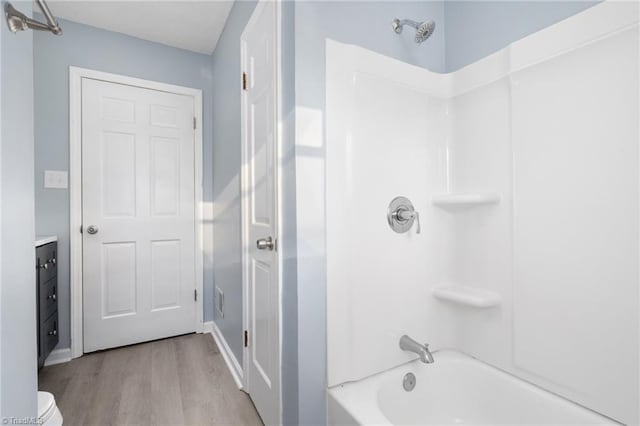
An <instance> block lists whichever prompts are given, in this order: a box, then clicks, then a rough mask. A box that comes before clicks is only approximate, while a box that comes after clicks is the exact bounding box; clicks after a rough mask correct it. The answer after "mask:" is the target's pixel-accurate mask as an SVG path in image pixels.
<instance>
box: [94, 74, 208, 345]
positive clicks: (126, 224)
mask: <svg viewBox="0 0 640 426" xmlns="http://www.w3.org/2000/svg"><path fill="white" fill-rule="evenodd" d="M194 139H195V138H194V98H193V97H190V96H185V95H178V94H174V93H168V92H163V91H159V90H151V89H146V88H141V87H135V86H130V85H124V84H117V83H111V82H106V81H100V80H94V79H89V78H83V79H82V221H83V235H82V239H83V240H82V246H83V254H82V271H83V317H84V318H83V331H84V336H83V337H84V352H91V351H95V350H99V349H105V348H111V347H116V346H123V345H129V344H133V343H138V342H143V341H147V340H153V339H158V338H163V337H169V336H174V335H178V334H184V333H190V332H193V331H195V328H196V318H197V303H196V301H195V297H194V295H195V293H194V290H195V289H196V261H195V256H196V253H195V205H194V204H195V188H194V187H195V183H194V145H195V143H194Z"/></svg>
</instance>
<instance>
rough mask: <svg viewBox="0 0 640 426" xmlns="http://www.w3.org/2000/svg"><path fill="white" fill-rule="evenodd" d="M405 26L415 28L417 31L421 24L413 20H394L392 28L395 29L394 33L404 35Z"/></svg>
mask: <svg viewBox="0 0 640 426" xmlns="http://www.w3.org/2000/svg"><path fill="white" fill-rule="evenodd" d="M405 25H408V26H410V27H413V28H415V29H416V30H417V29H418V26H419V25H420V22H417V21H413V20H411V19H394V20H393V21H392V22H391V26H392V27H393V31H395V32H396V34H401V33H402V27H404V26H405Z"/></svg>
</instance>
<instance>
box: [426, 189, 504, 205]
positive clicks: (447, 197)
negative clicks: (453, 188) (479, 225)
mask: <svg viewBox="0 0 640 426" xmlns="http://www.w3.org/2000/svg"><path fill="white" fill-rule="evenodd" d="M499 202H500V195H498V194H496V193H492V192H487V193H466V194H441V195H434V196H433V198H432V203H433V205H435V206H438V207H442V208H448V207H451V208H453V207H461V208H470V207H476V206H482V205H487V204H498V203H499Z"/></svg>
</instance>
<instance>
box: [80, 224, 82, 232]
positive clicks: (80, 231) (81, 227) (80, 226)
mask: <svg viewBox="0 0 640 426" xmlns="http://www.w3.org/2000/svg"><path fill="white" fill-rule="evenodd" d="M80 233H81V234H82V225H80Z"/></svg>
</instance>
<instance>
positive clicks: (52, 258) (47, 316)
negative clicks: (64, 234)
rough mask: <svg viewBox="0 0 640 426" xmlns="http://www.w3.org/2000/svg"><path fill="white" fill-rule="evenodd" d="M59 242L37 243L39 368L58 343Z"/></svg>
mask: <svg viewBox="0 0 640 426" xmlns="http://www.w3.org/2000/svg"><path fill="white" fill-rule="evenodd" d="M57 254H58V243H57V242H56V241H53V242H47V243H45V244H42V245H36V270H37V273H36V293H37V296H36V297H37V305H38V308H37V314H38V368H40V367H42V366H43V365H44V361H45V360H46V359H47V356H49V354H50V353H51V351H52V350H53V348H55V346H56V345H57V344H58V273H57V272H58V266H57V263H58V261H57Z"/></svg>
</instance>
